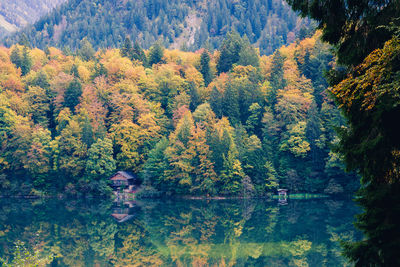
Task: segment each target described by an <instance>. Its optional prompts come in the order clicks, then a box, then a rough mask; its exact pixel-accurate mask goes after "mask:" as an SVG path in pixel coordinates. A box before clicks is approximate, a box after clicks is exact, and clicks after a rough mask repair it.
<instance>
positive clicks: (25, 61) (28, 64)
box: [21, 46, 32, 76]
mask: <svg viewBox="0 0 400 267" xmlns="http://www.w3.org/2000/svg"><path fill="white" fill-rule="evenodd" d="M31 68H32V58H31V56H30V54H29V51H28V47H26V46H24V48H23V49H22V58H21V73H22V76H25V75H27V74H28V73H29V72H30V71H31Z"/></svg>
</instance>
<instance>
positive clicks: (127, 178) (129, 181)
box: [110, 171, 139, 192]
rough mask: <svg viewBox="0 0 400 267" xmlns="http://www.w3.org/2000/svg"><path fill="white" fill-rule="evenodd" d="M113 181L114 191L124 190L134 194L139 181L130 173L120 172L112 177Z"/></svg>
mask: <svg viewBox="0 0 400 267" xmlns="http://www.w3.org/2000/svg"><path fill="white" fill-rule="evenodd" d="M110 180H111V181H112V184H111V186H112V188H113V189H114V191H120V189H123V190H124V192H132V191H134V190H135V189H136V187H137V185H138V183H139V181H138V179H137V178H136V176H135V175H134V174H132V173H130V172H125V171H119V172H116V173H115V174H114V175H113V176H111V177H110Z"/></svg>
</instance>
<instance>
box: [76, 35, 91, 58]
mask: <svg viewBox="0 0 400 267" xmlns="http://www.w3.org/2000/svg"><path fill="white" fill-rule="evenodd" d="M94 54H95V51H94V49H93V46H92V44H91V43H90V42H89V41H88V39H87V38H86V37H85V38H83V39H82V41H81V42H80V49H79V51H78V55H79V57H80V58H81V59H82V60H84V61H89V60H92V59H94Z"/></svg>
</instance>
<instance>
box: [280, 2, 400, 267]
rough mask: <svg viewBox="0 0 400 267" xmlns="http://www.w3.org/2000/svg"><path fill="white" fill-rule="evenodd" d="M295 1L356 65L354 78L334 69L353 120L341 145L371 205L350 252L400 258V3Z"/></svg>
mask: <svg viewBox="0 0 400 267" xmlns="http://www.w3.org/2000/svg"><path fill="white" fill-rule="evenodd" d="M288 2H289V4H290V5H292V7H293V8H294V9H295V10H298V11H300V12H301V14H302V15H303V16H309V17H311V18H313V19H315V20H317V22H318V23H319V27H320V28H321V29H322V31H323V39H324V40H325V41H328V42H329V43H331V44H333V45H335V47H336V48H337V56H338V59H339V62H340V63H342V64H345V65H346V66H347V67H349V70H352V69H354V71H350V73H349V74H348V77H347V78H346V76H345V75H343V72H341V75H337V73H340V72H338V71H337V72H336V75H332V76H331V83H332V85H336V87H335V88H334V89H333V94H334V96H335V98H336V100H337V101H338V103H339V104H340V105H341V107H342V110H343V112H344V114H345V116H346V117H347V119H348V121H349V127H348V128H344V129H342V130H341V133H340V135H341V142H340V146H339V150H340V151H341V153H342V154H343V155H344V157H345V160H346V163H347V166H348V168H349V169H352V170H357V171H358V172H359V173H360V174H361V175H362V179H361V182H362V188H361V190H360V191H359V198H358V201H359V203H360V204H361V205H362V207H363V208H364V212H363V214H361V215H360V216H358V220H357V225H358V227H359V228H360V229H361V230H362V231H363V232H364V235H365V237H364V239H363V240H362V241H360V242H356V243H353V244H349V243H348V244H347V245H346V255H347V256H348V257H349V258H350V259H351V260H352V261H353V262H354V263H355V265H356V266H396V265H399V264H400V259H399V257H398V256H397V255H396V253H397V251H398V244H399V243H400V230H399V229H400V228H399V227H398V225H399V219H398V218H399V217H398V216H397V214H398V212H399V207H400V205H399V203H400V199H399V196H400V175H399V171H398V166H399V162H400V160H399V156H398V154H399V153H398V151H399V148H400V147H399V142H398V138H397V137H396V136H399V134H400V132H399V130H398V127H394V126H393V124H392V123H391V122H392V120H393V119H394V118H397V117H398V116H400V110H399V108H398V107H397V106H398V97H397V88H398V78H397V79H395V78H394V77H398V76H396V75H399V68H398V66H399V65H398V63H395V62H398V61H396V60H394V61H393V59H395V58H398V56H396V54H398V51H399V50H398V47H399V46H398V37H397V36H395V35H397V34H398V33H399V32H400V31H399V29H398V27H387V25H390V23H398V17H399V16H400V3H399V1H397V0H396V1H368V0H362V1H357V2H353V1H341V2H338V1H334V0H330V1H312V2H309V1H306V0H289V1H288ZM388 40H390V41H388ZM387 41H388V42H387ZM385 42H387V43H386V44H385ZM376 49H377V50H376ZM373 51H374V52H373ZM371 52H372V53H371ZM370 53H371V54H370ZM360 63H361V64H360ZM355 66H358V67H355ZM387 203H391V204H390V205H387Z"/></svg>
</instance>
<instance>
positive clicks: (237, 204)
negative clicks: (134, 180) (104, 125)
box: [0, 199, 359, 266]
mask: <svg viewBox="0 0 400 267" xmlns="http://www.w3.org/2000/svg"><path fill="white" fill-rule="evenodd" d="M357 212H358V209H357V207H356V206H355V205H354V204H353V203H352V202H351V201H350V200H332V199H319V200H316V199H311V200H289V202H288V204H287V205H279V203H278V201H277V200H273V201H265V200H254V201H236V200H235V201H233V200H229V201H228V200H212V201H204V200H179V201H178V200H176V201H158V200H157V201H155V200H152V201H142V202H131V203H125V204H121V205H119V206H118V205H115V204H113V203H111V202H109V201H94V200H91V201H76V200H62V201H58V200H46V201H44V200H36V201H28V200H15V199H12V200H7V199H3V200H0V258H3V259H6V261H8V262H9V263H12V260H13V259H12V258H13V255H14V257H15V255H17V254H16V253H15V244H16V242H17V244H18V246H19V248H21V247H23V249H26V251H24V252H23V253H21V252H20V253H19V254H22V256H21V255H19V256H21V259H20V261H21V260H22V261H23V260H26V261H25V263H24V264H27V263H26V262H29V261H31V262H37V263H39V265H43V266H46V265H47V266H346V265H348V264H347V263H346V261H345V259H344V258H343V257H342V256H341V248H340V245H339V242H338V241H339V240H340V239H344V240H351V239H356V238H359V234H358V233H357V232H356V231H355V229H354V227H353V225H352V221H353V219H354V218H353V217H354V215H355V214H356V213H357ZM26 255H28V256H26ZM17 257H18V256H17ZM24 257H26V258H27V259H24ZM15 262H16V260H14V264H15Z"/></svg>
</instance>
